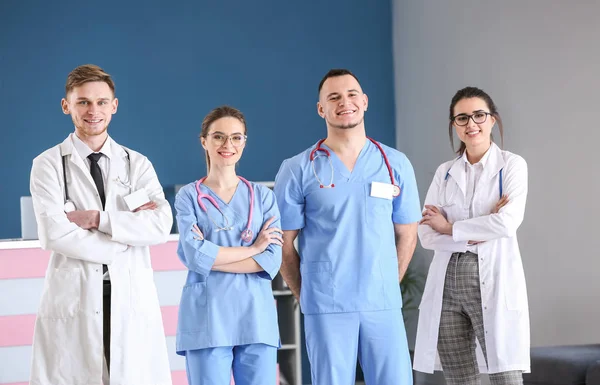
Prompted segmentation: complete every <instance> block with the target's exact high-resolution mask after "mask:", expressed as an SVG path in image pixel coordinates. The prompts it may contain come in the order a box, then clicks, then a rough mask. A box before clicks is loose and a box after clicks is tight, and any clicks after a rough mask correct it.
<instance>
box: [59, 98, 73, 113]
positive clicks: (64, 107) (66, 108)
mask: <svg viewBox="0 0 600 385" xmlns="http://www.w3.org/2000/svg"><path fill="white" fill-rule="evenodd" d="M60 106H61V107H62V111H63V114H65V115H69V114H70V113H71V112H70V111H69V103H68V102H67V99H65V98H62V99H61V101H60Z"/></svg>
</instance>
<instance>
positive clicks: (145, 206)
mask: <svg viewBox="0 0 600 385" xmlns="http://www.w3.org/2000/svg"><path fill="white" fill-rule="evenodd" d="M157 207H158V204H157V203H156V202H153V201H150V202H148V203H144V204H143V205H141V206H140V207H138V208H137V209H135V210H133V212H134V213H137V212H138V211H142V210H155V209H156V208H157Z"/></svg>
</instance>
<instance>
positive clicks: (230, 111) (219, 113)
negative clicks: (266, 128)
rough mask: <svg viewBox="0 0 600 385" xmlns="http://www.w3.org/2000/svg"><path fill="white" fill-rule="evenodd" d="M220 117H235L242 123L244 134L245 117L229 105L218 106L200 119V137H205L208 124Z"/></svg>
mask: <svg viewBox="0 0 600 385" xmlns="http://www.w3.org/2000/svg"><path fill="white" fill-rule="evenodd" d="M221 118H235V119H237V120H239V121H240V122H241V123H242V124H243V125H244V135H246V131H247V129H246V118H244V114H242V111H240V110H238V109H237V108H234V107H230V106H220V107H217V108H215V109H213V110H212V111H211V112H209V113H208V114H207V115H206V116H205V117H204V119H203V120H202V130H201V131H200V138H205V139H206V137H207V136H208V133H209V131H210V126H211V125H212V124H213V123H214V122H216V121H217V120H219V119H221ZM209 171H210V157H209V156H208V151H206V172H207V173H208V172H209Z"/></svg>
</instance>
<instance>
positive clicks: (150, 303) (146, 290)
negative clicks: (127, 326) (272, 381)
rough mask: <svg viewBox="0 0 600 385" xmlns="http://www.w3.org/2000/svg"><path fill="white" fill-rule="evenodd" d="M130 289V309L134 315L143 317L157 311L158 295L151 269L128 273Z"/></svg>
mask: <svg viewBox="0 0 600 385" xmlns="http://www.w3.org/2000/svg"><path fill="white" fill-rule="evenodd" d="M129 284H130V288H131V308H132V309H133V312H134V313H138V314H141V315H145V314H148V313H151V312H155V311H158V310H159V308H160V307H159V304H158V295H157V293H156V286H155V285H154V272H153V271H152V269H151V268H139V269H134V270H130V271H129Z"/></svg>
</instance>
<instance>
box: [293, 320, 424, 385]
mask: <svg viewBox="0 0 600 385" xmlns="http://www.w3.org/2000/svg"><path fill="white" fill-rule="evenodd" d="M304 332H305V334H306V348H307V350H308V358H309V360H310V368H311V373H312V385H333V384H335V385H354V383H355V377H356V359H357V356H358V360H359V362H360V366H361V368H362V370H363V373H364V375H365V383H366V385H383V384H394V385H412V383H413V380H412V367H411V361H410V355H409V353H408V343H407V340H406V331H405V329H404V320H403V318H402V309H394V310H382V311H369V312H351V313H331V314H313V315H305V316H304Z"/></svg>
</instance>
